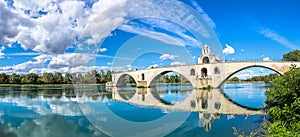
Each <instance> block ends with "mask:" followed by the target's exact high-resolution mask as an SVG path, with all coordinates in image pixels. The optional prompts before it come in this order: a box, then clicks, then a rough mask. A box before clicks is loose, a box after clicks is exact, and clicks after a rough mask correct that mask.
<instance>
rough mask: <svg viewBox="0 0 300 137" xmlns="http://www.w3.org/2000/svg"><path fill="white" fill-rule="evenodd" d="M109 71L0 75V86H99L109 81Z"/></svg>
mask: <svg viewBox="0 0 300 137" xmlns="http://www.w3.org/2000/svg"><path fill="white" fill-rule="evenodd" d="M111 74H112V72H111V71H107V72H106V73H105V72H104V71H101V74H99V73H98V72H97V71H96V70H94V71H92V72H89V73H86V74H75V73H73V74H70V73H66V74H65V75H63V74H62V73H60V72H56V73H54V74H53V73H43V74H42V75H38V74H35V73H29V74H25V75H19V74H15V73H13V74H11V75H9V74H4V73H2V74H0V84H72V83H74V84H95V83H97V84H99V83H102V84H103V83H106V82H109V81H111Z"/></svg>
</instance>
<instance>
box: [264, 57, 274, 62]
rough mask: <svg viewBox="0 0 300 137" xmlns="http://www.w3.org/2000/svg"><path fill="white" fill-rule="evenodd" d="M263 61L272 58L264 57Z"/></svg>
mask: <svg viewBox="0 0 300 137" xmlns="http://www.w3.org/2000/svg"><path fill="white" fill-rule="evenodd" d="M263 61H272V60H271V59H270V57H264V58H263Z"/></svg>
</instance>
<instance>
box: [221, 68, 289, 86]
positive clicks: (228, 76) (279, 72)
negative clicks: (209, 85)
mask: <svg viewBox="0 0 300 137" xmlns="http://www.w3.org/2000/svg"><path fill="white" fill-rule="evenodd" d="M254 67H259V68H266V69H269V70H272V71H274V72H276V73H277V74H279V75H283V72H281V71H279V70H277V69H275V68H272V67H270V66H265V65H248V66H244V67H241V68H239V69H237V70H235V71H233V72H232V73H230V74H227V75H226V76H225V79H224V80H223V81H222V82H221V83H220V84H219V86H218V87H221V86H222V85H223V84H224V83H225V82H226V81H227V80H228V79H229V78H230V77H231V76H233V75H234V74H236V73H238V72H240V71H242V70H245V69H248V68H254Z"/></svg>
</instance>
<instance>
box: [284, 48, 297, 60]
mask: <svg viewBox="0 0 300 137" xmlns="http://www.w3.org/2000/svg"><path fill="white" fill-rule="evenodd" d="M282 60H283V61H300V50H294V51H292V52H289V53H286V54H284V55H283V59H282Z"/></svg>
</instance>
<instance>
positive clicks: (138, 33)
mask: <svg viewBox="0 0 300 137" xmlns="http://www.w3.org/2000/svg"><path fill="white" fill-rule="evenodd" d="M299 5H300V2H299V1H297V0H242V1H241V0H197V1H196V0H181V1H177V0H156V1H155V0H144V1H138V0H127V1H126V0H114V1H113V0H100V1H98V0H85V1H62V0H45V1H43V2H39V1H33V0H28V1H23V0H8V1H4V0H0V15H1V16H0V24H1V27H0V73H14V72H16V73H27V72H35V73H43V72H56V71H59V72H63V73H67V72H87V71H90V70H93V69H97V70H100V69H104V70H108V69H111V66H114V67H115V68H118V69H135V68H138V69H141V68H147V67H149V66H169V65H180V64H191V63H197V61H196V58H197V56H198V55H199V54H200V53H201V47H202V46H203V45H204V44H209V45H210V46H211V47H212V50H213V52H214V53H215V54H220V53H222V52H223V53H224V55H221V56H222V58H223V59H226V60H233V59H234V60H250V59H251V60H252V59H255V60H265V61H268V60H280V59H281V58H282V55H283V54H284V53H287V52H289V51H292V50H295V49H300V46H299V45H300V39H299V36H300V26H299V24H300V15H299V14H298V13H300V9H299V8H298V7H299ZM159 45H160V46H159ZM112 62H113V63H112ZM268 73H270V71H268V70H266V69H261V68H254V69H251V70H246V71H243V72H241V73H239V74H237V75H238V76H239V77H240V78H247V77H250V76H253V75H265V74H268Z"/></svg>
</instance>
